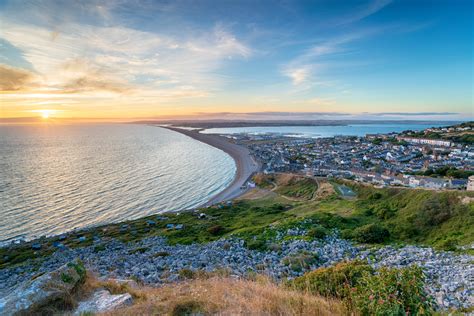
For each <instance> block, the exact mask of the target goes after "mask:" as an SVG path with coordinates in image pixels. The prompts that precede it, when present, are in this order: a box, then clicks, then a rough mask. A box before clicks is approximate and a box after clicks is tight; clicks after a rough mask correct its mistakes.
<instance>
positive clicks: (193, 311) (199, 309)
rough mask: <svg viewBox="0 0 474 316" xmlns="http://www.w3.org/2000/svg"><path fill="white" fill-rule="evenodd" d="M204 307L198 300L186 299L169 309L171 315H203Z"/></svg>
mask: <svg viewBox="0 0 474 316" xmlns="http://www.w3.org/2000/svg"><path fill="white" fill-rule="evenodd" d="M204 314H206V313H205V308H204V304H203V303H202V302H200V301H195V300H186V301H184V302H177V303H176V304H175V306H173V308H172V309H171V312H170V315H172V316H185V315H204Z"/></svg>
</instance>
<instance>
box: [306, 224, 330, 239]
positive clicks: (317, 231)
mask: <svg viewBox="0 0 474 316" xmlns="http://www.w3.org/2000/svg"><path fill="white" fill-rule="evenodd" d="M327 234H328V231H327V229H326V228H324V227H323V226H321V225H317V226H315V227H313V228H311V229H310V230H309V231H308V236H310V237H313V238H317V239H323V238H324V237H326V236H327Z"/></svg>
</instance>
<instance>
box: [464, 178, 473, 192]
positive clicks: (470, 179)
mask: <svg viewBox="0 0 474 316" xmlns="http://www.w3.org/2000/svg"><path fill="white" fill-rule="evenodd" d="M466 190H467V191H474V176H470V177H469V179H468V181H467V188H466Z"/></svg>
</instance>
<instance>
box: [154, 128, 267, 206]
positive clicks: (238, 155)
mask: <svg viewBox="0 0 474 316" xmlns="http://www.w3.org/2000/svg"><path fill="white" fill-rule="evenodd" d="M159 127H161V128H166V129H169V130H171V131H174V132H177V133H181V134H183V135H186V136H188V137H191V138H193V139H195V140H197V141H200V142H202V143H205V144H208V145H210V146H212V147H214V148H217V149H220V150H222V151H223V152H225V153H226V154H228V155H229V156H231V157H232V159H234V162H235V166H236V172H235V175H234V179H233V180H232V182H231V183H230V184H229V185H228V186H227V187H226V188H225V189H224V190H223V191H221V192H219V193H218V194H216V195H214V196H213V197H211V199H209V201H207V202H206V203H204V204H203V205H200V206H199V207H207V206H211V205H214V204H217V203H220V202H223V201H227V200H232V199H235V198H237V197H239V196H241V195H242V194H244V193H245V192H246V191H247V190H245V189H242V188H241V187H242V186H243V185H245V184H246V183H247V181H248V180H249V179H250V178H251V177H252V175H254V174H255V173H256V172H258V170H259V169H260V167H259V164H258V163H257V162H256V161H255V159H254V158H253V157H252V155H251V154H250V151H249V150H248V149H247V148H246V147H244V146H240V145H237V144H234V143H232V142H230V141H229V140H228V139H227V138H226V137H223V136H219V135H215V134H214V135H212V134H202V133H199V130H187V129H182V128H177V127H170V126H159Z"/></svg>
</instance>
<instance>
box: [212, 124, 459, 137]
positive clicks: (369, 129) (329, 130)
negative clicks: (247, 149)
mask: <svg viewBox="0 0 474 316" xmlns="http://www.w3.org/2000/svg"><path fill="white" fill-rule="evenodd" d="M451 124H452V123H451ZM446 125H450V124H449V123H430V124H414V123H413V124H351V125H344V126H261V127H231V128H210V129H207V130H205V131H203V132H204V133H207V134H240V133H250V134H265V133H277V134H282V135H285V136H294V137H313V138H319V137H332V136H336V135H352V136H365V135H366V134H375V133H390V132H402V131H405V130H408V129H410V130H416V131H418V130H422V129H425V128H428V127H437V126H446Z"/></svg>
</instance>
